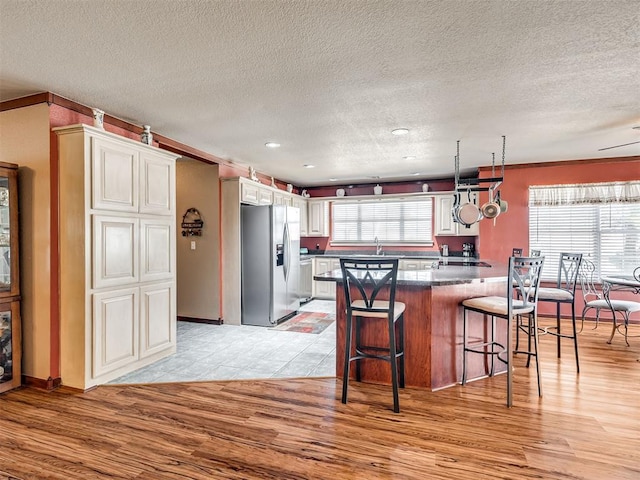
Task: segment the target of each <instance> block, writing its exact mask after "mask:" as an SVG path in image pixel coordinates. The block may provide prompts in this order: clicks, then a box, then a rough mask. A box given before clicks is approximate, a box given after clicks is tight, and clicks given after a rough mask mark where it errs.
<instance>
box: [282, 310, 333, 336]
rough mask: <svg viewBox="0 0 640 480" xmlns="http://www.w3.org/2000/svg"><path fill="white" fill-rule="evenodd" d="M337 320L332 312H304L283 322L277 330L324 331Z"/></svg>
mask: <svg viewBox="0 0 640 480" xmlns="http://www.w3.org/2000/svg"><path fill="white" fill-rule="evenodd" d="M335 321H336V316H335V315H334V314H332V313H318V312H302V313H299V314H298V315H296V316H295V317H293V318H291V319H289V320H287V321H286V322H283V323H281V324H280V325H278V326H277V327H275V330H285V331H287V332H299V333H322V332H323V331H324V330H325V329H326V328H327V327H328V326H329V325H331V324H332V323H333V322H335Z"/></svg>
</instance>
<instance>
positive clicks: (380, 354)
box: [340, 258, 405, 413]
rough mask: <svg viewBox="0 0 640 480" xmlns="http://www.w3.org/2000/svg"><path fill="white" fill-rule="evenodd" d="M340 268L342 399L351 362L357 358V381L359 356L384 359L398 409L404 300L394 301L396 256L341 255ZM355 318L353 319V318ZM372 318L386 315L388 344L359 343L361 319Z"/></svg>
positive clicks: (345, 397)
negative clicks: (343, 318)
mask: <svg viewBox="0 0 640 480" xmlns="http://www.w3.org/2000/svg"><path fill="white" fill-rule="evenodd" d="M340 268H341V269H342V279H343V282H342V284H343V288H344V296H345V300H346V304H347V322H346V332H345V333H346V335H345V338H346V341H345V359H344V373H343V378H342V403H347V387H348V384H349V367H350V365H351V362H353V361H355V362H356V380H357V381H360V380H361V376H360V360H362V359H365V358H371V359H377V360H384V361H387V362H389V363H390V365H391V385H392V388H393V411H394V412H395V413H399V412H400V401H399V398H398V386H400V387H401V388H404V310H405V304H404V303H402V302H396V301H395V297H396V284H397V280H398V259H397V258H396V259H384V258H383V259H380V258H361V259H349V258H341V259H340ZM387 289H388V293H387ZM383 291H384V293H383V294H384V296H388V299H387V300H379V299H378V295H379V294H380V293H381V292H383ZM354 319H355V322H354V321H353V320H354ZM371 319H387V328H388V331H389V346H388V347H381V346H371V345H364V344H363V343H362V339H361V328H362V322H365V321H367V320H371ZM354 323H355V325H354ZM354 327H355V328H354ZM396 327H397V328H396ZM354 329H355V353H354V354H352V346H351V338H352V331H353V330H354ZM396 330H397V332H396Z"/></svg>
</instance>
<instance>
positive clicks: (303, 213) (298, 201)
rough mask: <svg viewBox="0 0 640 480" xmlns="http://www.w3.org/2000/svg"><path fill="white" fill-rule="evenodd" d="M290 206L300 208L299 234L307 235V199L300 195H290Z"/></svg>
mask: <svg viewBox="0 0 640 480" xmlns="http://www.w3.org/2000/svg"><path fill="white" fill-rule="evenodd" d="M291 206H292V207H297V208H298V209H300V236H301V237H306V236H308V235H309V220H308V218H309V216H308V215H307V201H306V200H305V199H304V198H302V197H291Z"/></svg>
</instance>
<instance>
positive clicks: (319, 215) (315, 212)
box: [307, 200, 329, 237]
mask: <svg viewBox="0 0 640 480" xmlns="http://www.w3.org/2000/svg"><path fill="white" fill-rule="evenodd" d="M307 208H308V215H309V226H308V230H307V235H308V236H309V237H328V236H329V202H328V201H326V200H309V201H308V202H307Z"/></svg>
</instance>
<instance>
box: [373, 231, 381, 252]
mask: <svg viewBox="0 0 640 480" xmlns="http://www.w3.org/2000/svg"><path fill="white" fill-rule="evenodd" d="M374 242H376V255H382V245H380V240H378V237H377V236H376V238H375V239H374Z"/></svg>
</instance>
